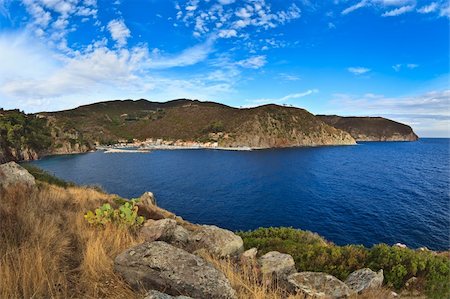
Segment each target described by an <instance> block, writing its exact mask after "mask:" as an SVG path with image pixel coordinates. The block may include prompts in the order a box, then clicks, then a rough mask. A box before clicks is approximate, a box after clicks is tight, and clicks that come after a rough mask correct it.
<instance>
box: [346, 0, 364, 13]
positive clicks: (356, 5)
mask: <svg viewBox="0 0 450 299" xmlns="http://www.w3.org/2000/svg"><path fill="white" fill-rule="evenodd" d="M368 4H369V1H367V0H362V1H360V2H358V3H356V4H354V5H352V6H349V7H347V8H346V9H344V10H343V11H342V12H341V13H342V14H343V15H348V14H349V13H351V12H354V11H355V10H358V9H360V8H363V7H365V6H367V5H368Z"/></svg>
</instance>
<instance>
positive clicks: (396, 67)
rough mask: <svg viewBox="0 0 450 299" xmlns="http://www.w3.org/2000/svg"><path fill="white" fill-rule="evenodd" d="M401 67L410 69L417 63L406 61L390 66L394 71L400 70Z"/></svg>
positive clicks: (416, 66)
mask: <svg viewBox="0 0 450 299" xmlns="http://www.w3.org/2000/svg"><path fill="white" fill-rule="evenodd" d="M403 67H406V68H408V69H410V70H413V69H415V68H418V67H419V65H418V64H415V63H407V64H401V63H398V64H394V65H393V66H392V68H393V69H394V70H395V71H396V72H400V70H401V69H402V68H403Z"/></svg>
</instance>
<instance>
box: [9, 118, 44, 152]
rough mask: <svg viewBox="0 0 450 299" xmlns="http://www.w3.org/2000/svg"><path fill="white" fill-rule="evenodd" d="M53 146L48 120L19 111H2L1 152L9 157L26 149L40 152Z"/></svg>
mask: <svg viewBox="0 0 450 299" xmlns="http://www.w3.org/2000/svg"><path fill="white" fill-rule="evenodd" d="M51 144H52V138H51V131H50V129H49V127H48V126H47V122H46V120H44V119H41V118H38V117H36V116H34V115H27V114H25V113H23V112H20V111H19V110H0V151H3V152H4V153H6V154H9V155H10V154H11V153H12V152H13V151H14V152H20V151H22V150H24V149H29V150H33V151H36V152H39V151H42V150H46V149H48V148H49V147H50V146H51Z"/></svg>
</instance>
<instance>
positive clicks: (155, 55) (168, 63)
mask: <svg viewBox="0 0 450 299" xmlns="http://www.w3.org/2000/svg"><path fill="white" fill-rule="evenodd" d="M213 45H214V39H213V38H210V39H208V40H206V41H205V42H204V43H201V44H198V45H195V46H193V47H191V48H187V49H185V50H183V51H182V52H181V53H178V54H172V55H170V54H169V55H168V54H164V53H161V51H160V50H159V49H154V50H153V51H152V55H151V58H150V60H149V62H148V63H147V64H146V65H147V66H148V68H150V69H167V68H173V67H184V66H190V65H194V64H197V63H199V62H202V61H204V60H206V59H207V58H208V56H209V54H210V53H211V52H212V51H213Z"/></svg>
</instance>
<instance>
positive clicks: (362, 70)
mask: <svg viewBox="0 0 450 299" xmlns="http://www.w3.org/2000/svg"><path fill="white" fill-rule="evenodd" d="M347 71H349V72H350V73H352V74H354V75H362V74H365V73H368V72H370V69H369V68H365V67H361V66H357V67H349V68H347Z"/></svg>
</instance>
